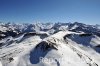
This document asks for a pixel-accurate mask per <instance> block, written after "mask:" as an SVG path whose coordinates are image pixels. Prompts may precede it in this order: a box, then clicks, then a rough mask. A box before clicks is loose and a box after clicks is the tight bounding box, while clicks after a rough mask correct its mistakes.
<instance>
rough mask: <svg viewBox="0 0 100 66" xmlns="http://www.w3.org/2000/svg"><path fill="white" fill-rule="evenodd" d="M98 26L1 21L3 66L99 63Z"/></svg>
mask: <svg viewBox="0 0 100 66" xmlns="http://www.w3.org/2000/svg"><path fill="white" fill-rule="evenodd" d="M99 27H100V26H99V25H86V24H83V23H78V22H75V23H34V24H14V23H0V66H65V65H66V66H100V28H99Z"/></svg>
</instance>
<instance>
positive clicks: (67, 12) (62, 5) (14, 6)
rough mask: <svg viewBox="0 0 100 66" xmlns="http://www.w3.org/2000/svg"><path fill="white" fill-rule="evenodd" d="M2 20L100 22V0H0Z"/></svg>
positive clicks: (0, 16) (0, 17) (0, 19)
mask: <svg viewBox="0 0 100 66" xmlns="http://www.w3.org/2000/svg"><path fill="white" fill-rule="evenodd" d="M0 21H1V22H18V23H19V22H21V23H23V22H25V23H28V22H29V23H33V22H36V21H37V22H38V21H39V22H76V21H77V22H82V23H86V24H100V0H0Z"/></svg>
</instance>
